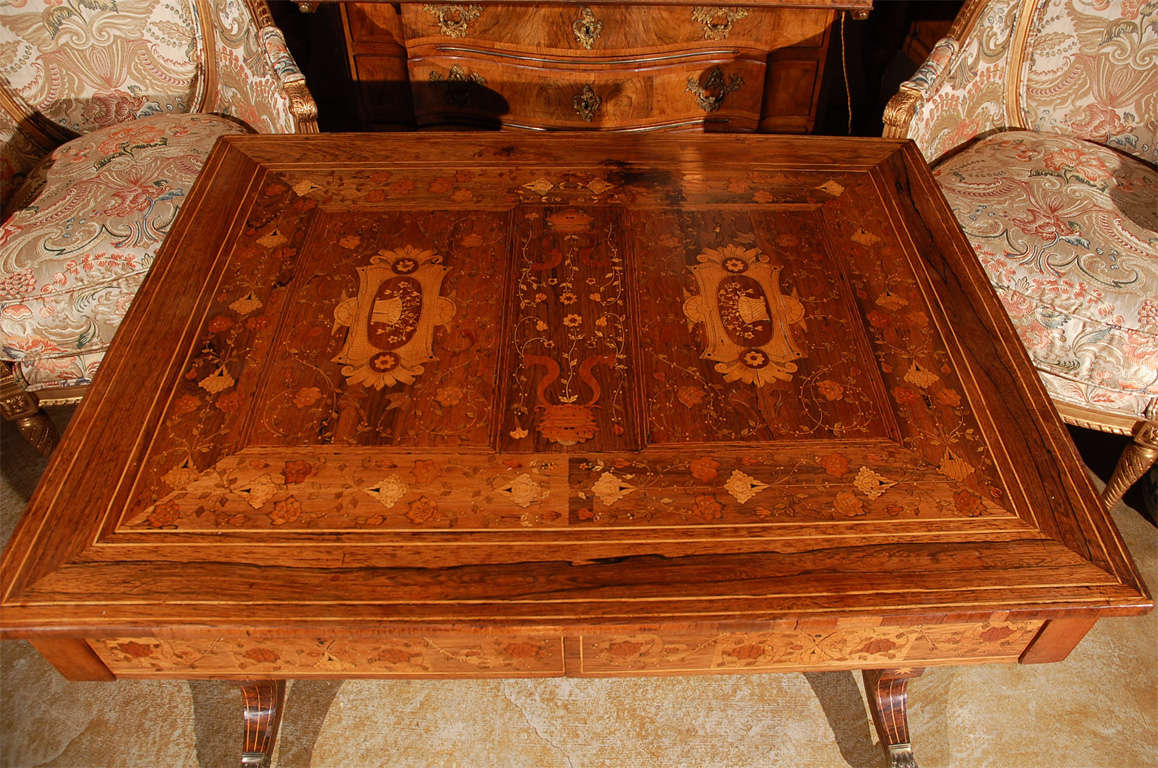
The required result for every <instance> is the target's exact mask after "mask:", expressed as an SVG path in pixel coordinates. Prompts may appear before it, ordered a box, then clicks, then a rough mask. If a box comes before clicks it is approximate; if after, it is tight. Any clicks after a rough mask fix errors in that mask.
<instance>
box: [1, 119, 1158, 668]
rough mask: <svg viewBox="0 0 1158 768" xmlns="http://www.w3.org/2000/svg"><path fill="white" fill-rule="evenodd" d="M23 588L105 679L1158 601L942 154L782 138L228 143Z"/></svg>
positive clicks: (86, 426) (21, 569)
mask: <svg viewBox="0 0 1158 768" xmlns="http://www.w3.org/2000/svg"><path fill="white" fill-rule="evenodd" d="M0 589H2V602H0V631H2V632H3V633H4V634H5V635H7V636H14V637H33V638H40V639H41V640H40V642H42V643H43V644H42V645H40V646H38V647H42V648H44V649H47V653H48V655H49V658H50V660H55V661H58V662H59V665H60V666H62V667H67V668H69V669H71V670H73V673H74V674H75V675H77V676H84V675H88V676H90V677H91V676H100V675H101V674H104V672H103V670H102V669H101V665H102V664H103V665H104V666H106V667H107V668H108V670H111V672H112V673H113V674H129V675H153V676H163V675H166V674H175V675H182V676H184V675H189V674H196V673H197V670H198V665H203V666H202V668H201V669H202V672H203V673H204V674H206V675H216V676H221V675H226V676H228V675H231V674H232V675H236V676H239V677H246V676H248V677H251V678H260V677H261V676H262V675H263V674H268V675H276V674H293V675H299V674H333V675H336V676H350V675H352V674H372V675H384V676H389V675H393V674H402V675H405V674H413V673H415V668H409V667H407V668H403V667H405V665H406V664H411V661H410V660H411V659H419V660H420V661H414V662H413V664H412V667H413V665H417V667H421V669H430V670H433V671H435V672H437V673H439V674H443V673H445V674H462V675H473V674H475V673H481V671H480V670H481V668H480V667H478V663H480V662H479V660H485V664H488V665H491V666H490V667H488V669H489V670H491V671H493V672H494V673H495V674H500V673H502V674H505V673H507V672H510V671H512V670H517V669H521V671H522V672H523V673H527V674H626V673H631V672H638V671H662V670H683V671H688V670H692V671H717V670H726V669H742V668H752V669H786V668H825V667H842V668H848V667H850V666H874V665H875V666H923V665H927V664H938V663H939V664H944V663H950V662H952V661H953V660H954V659H958V660H962V659H965V660H975V661H977V660H1009V661H1013V660H1016V659H1017V658H1018V657H1019V656H1021V655H1022V653H1023V652H1025V651H1026V649H1027V648H1029V647H1031V646H1032V645H1033V644H1034V642H1035V641H1039V642H1040V644H1039V645H1038V647H1037V650H1035V651H1033V652H1032V653H1029V654H1028V655H1027V656H1026V659H1025V660H1052V659H1054V658H1059V657H1061V656H1064V654H1065V653H1066V652H1068V650H1069V648H1071V647H1072V646H1073V644H1074V643H1076V642H1077V640H1078V639H1080V637H1081V635H1082V634H1084V632H1085V631H1086V630H1087V629H1088V628H1089V626H1091V625H1092V622H1093V620H1094V619H1096V618H1097V617H1098V616H1102V615H1118V614H1132V613H1138V612H1142V611H1144V610H1147V609H1148V608H1149V607H1150V598H1149V596H1148V593H1147V592H1146V588H1145V586H1144V585H1143V584H1142V583H1141V582H1140V580H1139V577H1138V575H1137V573H1136V572H1135V569H1134V567H1133V565H1132V563H1131V561H1130V558H1129V556H1128V554H1127V553H1126V551H1125V549H1124V547H1123V545H1122V543H1121V540H1120V539H1119V537H1118V534H1117V532H1116V530H1115V529H1114V526H1113V525H1112V523H1111V522H1110V520H1109V519H1108V517H1107V515H1106V513H1105V511H1104V510H1103V508H1102V507H1101V505H1100V504H1099V503H1098V500H1097V498H1096V496H1095V494H1094V492H1093V490H1092V488H1091V486H1090V483H1089V481H1088V480H1087V478H1086V475H1085V471H1084V469H1083V468H1082V466H1081V464H1080V462H1079V460H1078V457H1077V455H1076V452H1075V451H1074V449H1073V446H1072V444H1071V443H1070V441H1069V439H1068V437H1067V436H1066V433H1065V432H1064V430H1063V428H1062V426H1061V424H1060V422H1059V420H1058V418H1057V416H1056V414H1055V412H1054V411H1053V409H1052V407H1051V406H1050V404H1049V401H1048V400H1047V398H1046V397H1045V395H1044V393H1043V392H1042V390H1041V386H1040V384H1039V382H1038V380H1037V378H1036V377H1035V376H1034V375H1033V372H1032V369H1031V368H1030V367H1029V365H1028V361H1027V360H1026V357H1025V353H1024V351H1023V350H1022V348H1021V347H1020V345H1019V344H1018V342H1017V337H1016V335H1015V334H1014V332H1013V330H1012V328H1011V327H1010V325H1009V322H1008V320H1007V318H1006V317H1005V315H1004V313H1003V311H1002V309H1001V306H1000V304H999V303H998V301H997V299H996V298H995V296H994V295H993V293H992V291H991V289H990V288H989V285H988V283H987V281H986V279H985V276H984V274H983V273H982V271H981V269H980V267H979V266H978V264H977V263H976V260H975V259H974V257H973V255H972V252H971V251H970V249H969V246H968V243H967V242H965V240H964V238H963V236H962V235H961V233H960V231H959V230H958V229H957V227H956V225H955V223H954V222H953V219H952V216H951V213H950V212H949V210H948V208H947V207H946V205H945V203H944V201H943V199H942V198H941V197H940V194H939V193H938V192H937V189H936V186H935V184H934V182H933V180H932V178H931V176H930V174H929V172H928V170H927V168H926V167H925V165H924V163H923V161H922V160H921V158H920V155H919V153H918V152H917V151H916V150H915V148H914V147H913V146H912V145H911V144H905V143H901V142H895V141H884V140H853V139H806V138H801V139H792V138H787V137H768V136H746V137H745V136H695V137H692V136H689V137H684V138H681V139H678V140H677V139H675V138H661V137H656V136H648V137H644V136H630V135H616V136H612V135H586V134H584V135H579V134H575V135H568V136H566V137H564V138H563V139H562V140H560V138H559V137H558V136H552V137H550V138H547V137H539V136H518V137H513V136H510V135H479V134H462V135H456V134H437V135H425V136H389V137H386V136H372V135H364V136H359V135H347V136H344V135H322V136H314V137H304V136H252V137H251V136H245V137H228V138H226V139H223V140H222V141H221V142H220V143H219V144H218V145H217V147H216V148H215V150H214V152H213V154H212V156H211V157H210V159H209V162H208V164H207V165H206V168H205V171H204V172H203V174H202V176H201V178H200V180H199V181H198V183H197V185H196V187H195V189H194V191H193V193H192V194H191V196H190V199H189V200H188V202H187V203H186V205H185V207H184V208H183V209H182V213H181V216H180V218H179V220H178V221H177V222H176V223H175V225H174V228H173V231H172V233H171V235H170V236H169V238H168V239H167V240H166V243H165V246H164V248H163V251H162V253H161V254H160V255H159V257H158V260H157V263H156V265H155V267H154V269H153V272H152V273H151V275H150V277H149V280H148V281H147V283H146V285H145V286H144V287H143V289H142V291H141V293H140V294H139V295H138V298H137V300H136V301H135V302H134V304H133V306H132V308H131V310H130V312H129V315H128V317H127V318H126V320H125V323H124V325H123V326H122V330H121V332H120V333H118V335H117V337H116V339H115V341H114V343H113V347H112V348H111V350H110V352H109V353H108V355H107V357H106V360H105V363H104V365H103V367H102V370H101V373H100V375H99V376H98V377H97V379H96V381H95V383H94V385H93V388H92V391H91V393H90V394H89V396H88V397H87V398H86V400H85V401H84V403H83V404H82V405H81V406H80V408H79V409H78V411H77V413H76V415H75V417H74V418H73V420H72V423H71V425H70V427H69V429H68V432H67V433H66V435H65V436H64V438H63V440H62V444H61V447H60V448H59V449H58V451H57V452H56V454H55V455H54V457H53V460H52V462H51V464H50V466H49V468H48V469H47V471H46V472H45V474H44V477H43V479H42V481H41V483H40V486H39V488H38V489H37V491H36V494H35V495H34V497H33V499H32V501H31V502H30V504H29V506H28V509H27V512H26V514H25V516H24V519H23V521H22V523H21V525H20V526H19V528H18V530H17V532H16V533H15V535H14V537H13V539H12V541H11V544H10V545H9V547H8V549H7V551H6V553H5V555H4V559H3V562H2V565H0ZM1067 617H1073V620H1070V621H1068V622H1067V621H1065V620H1066V619H1067ZM810 622H820V625H821V626H823V627H826V628H823V629H822V630H820V631H821V636H823V637H830V638H831V639H829V640H826V641H825V643H824V644H822V646H823V647H824V648H825V649H827V650H825V651H824V652H822V653H817V652H814V651H813V650H812V649H813V647H814V645H816V642H817V641H816V640H815V638H813V639H809V638H812V634H811V629H810V627H812V626H814V625H813V624H810ZM825 622H829V623H830V624H825ZM1047 622H1048V623H1047ZM1055 622H1060V623H1055ZM691 625H695V626H693V627H692V628H690V629H689V626H691ZM914 627H919V628H920V629H919V630H918V629H914ZM1043 627H1044V628H1043ZM407 633H410V634H407ZM413 633H418V636H421V637H427V638H430V637H436V636H437V637H440V638H444V642H445V643H447V644H448V646H447V647H453V648H457V649H459V651H457V652H458V653H459V654H460V655H459V658H460V661H461V664H460V663H459V662H453V663H452V662H448V664H449V666H448V667H446V668H445V669H443V670H440V669H438V668H436V667H437V665H435V664H434V662H433V661H431V660H430V659H432V658H433V657H430V658H429V659H427V656H424V655H423V654H427V655H429V653H430V652H431V651H430V646H429V645H424V644H423V643H424V642H425V641H419V640H415V639H413ZM423 633H425V634H423ZM527 633H530V634H529V635H527ZM745 633H747V634H745ZM339 635H340V637H341V638H346V639H344V640H341V642H345V643H346V644H347V645H346V646H344V647H345V648H346V650H344V651H342V652H341V653H338V652H336V651H335V652H333V653H331V656H333V658H334V659H337V660H339V661H341V663H338V662H334V666H333V667H332V668H331V667H327V666H326V664H327V663H329V662H327V661H325V660H326V659H327V658H329V657H327V656H326V655H325V653H326V652H328V651H326V652H323V650H324V647H325V644H326V643H327V642H329V641H330V640H333V639H334V638H336V637H338V636H339ZM49 638H59V639H61V640H64V641H68V642H59V643H57V642H55V641H53V642H44V640H46V639H49ZM220 638H226V639H224V640H221V639H220ZM230 638H231V639H230ZM278 638H281V640H280V642H281V643H282V645H280V646H279V645H278V642H279V641H278V640H277V639H278ZM390 638H393V639H392V640H391V639H390ZM407 638H410V639H407ZM528 638H529V639H528ZM1035 639H1036V640H1035ZM80 640H84V641H86V642H83V643H79V642H76V641H80ZM392 642H394V643H396V645H397V650H398V653H397V654H395V656H392V657H391V658H390V659H384V657H383V659H384V660H383V659H379V660H378V661H374V660H372V659H371V658H370V656H371V655H373V648H388V647H394V646H393V645H391V644H390V643H392ZM440 642H443V641H440ZM408 643H409V645H408ZM520 643H525V644H526V645H525V646H524V645H519V644H520ZM874 643H875V645H874ZM508 646H509V648H508ZM533 648H538V649H540V650H539V651H535V652H534V653H532V652H531V650H530V649H533ZM262 649H265V650H269V651H271V653H273V654H274V656H268V655H262V653H260V652H259V651H261V650H262ZM359 649H360V650H359ZM510 649H514V650H510ZM520 649H521V650H520ZM627 649H635V650H634V651H633V652H632V653H631V654H629V653H626V650H627ZM508 651H509V652H508ZM523 651H526V654H525V655H520V654H521V653H522V652H523ZM733 651H734V652H735V653H733ZM540 653H541V656H540V655H539V654H540ZM94 654H95V657H97V658H99V659H100V662H95V659H94ZM247 654H248V655H247ZM318 654H321V655H318ZM579 655H581V656H582V658H583V661H582V664H580V663H579V662H577V661H574V659H576V658H578V656H579ZM72 656H76V659H74V660H72V661H70V658H71V657H72ZM307 658H316V659H317V660H318V662H317V663H318V665H319V666H316V667H314V668H312V669H313V671H311V668H309V667H308V665H307V662H306V661H304V660H303V659H307ZM439 658H441V659H451V658H452V657H449V656H441V657H439ZM229 659H233V660H234V661H229ZM244 659H249V660H250V662H252V663H250V664H248V665H247V664H245V663H242V661H237V660H244ZM285 659H289V660H290V661H284V662H279V661H278V660H285ZM347 659H352V661H349V662H348V663H347ZM421 659H427V661H425V662H423V661H421ZM568 659H572V661H568ZM279 663H282V664H283V666H277V665H278V664H279ZM262 664H265V665H266V666H265V667H263V666H262ZM392 664H393V665H395V666H391V665H392ZM399 664H401V665H403V667H398V666H397V665H399ZM471 664H474V665H475V666H473V667H472V666H471ZM520 664H521V665H523V666H522V667H519V665H520ZM270 665H272V666H270ZM423 665H425V666H423ZM456 665H457V666H456ZM463 665H465V666H463ZM512 665H513V666H512ZM729 665H731V666H729ZM359 670H360V671H359ZM419 671H421V670H419Z"/></svg>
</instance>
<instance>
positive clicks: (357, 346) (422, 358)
mask: <svg viewBox="0 0 1158 768" xmlns="http://www.w3.org/2000/svg"><path fill="white" fill-rule="evenodd" d="M448 271H449V270H448V269H447V268H446V267H444V266H443V265H442V258H441V257H440V256H438V255H437V254H436V253H434V252H433V251H429V250H425V251H424V250H419V249H417V248H413V247H411V246H405V247H402V248H399V249H398V250H395V251H388V250H382V251H379V252H378V253H377V254H376V255H374V256H373V257H371V259H370V264H369V266H365V267H358V278H359V282H358V295H357V296H355V297H353V298H348V299H345V300H344V301H342V302H341V303H339V304H338V305H337V306H336V307H334V329H335V330H337V329H338V328H339V327H346V328H347V329H348V330H347V332H346V343H345V344H344V345H343V346H342V349H341V351H339V352H338V354H337V355H336V356H335V357H334V358H333V360H334V362H335V363H342V364H343V367H342V375H343V376H345V377H346V379H347V381H348V382H349V383H350V384H362V385H363V386H366V387H373V388H374V389H382V388H383V387H388V386H392V385H394V384H397V383H399V382H402V383H405V384H412V383H413V382H414V379H415V378H416V377H417V376H419V375H421V374H422V371H423V367H422V366H423V363H426V362H429V361H431V360H434V359H435V356H434V351H433V349H432V343H433V340H434V328H435V326H438V325H446V324H447V323H448V322H450V319H451V318H452V317H454V312H455V305H454V301H453V300H451V299H448V298H446V297H444V296H439V291H440V289H441V287H442V281H443V278H444V277H446V273H447V272H448Z"/></svg>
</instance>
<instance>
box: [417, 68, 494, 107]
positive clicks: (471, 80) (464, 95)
mask: <svg viewBox="0 0 1158 768" xmlns="http://www.w3.org/2000/svg"><path fill="white" fill-rule="evenodd" d="M430 82H432V83H441V82H445V83H446V100H447V101H448V102H449V103H450V104H451V105H453V106H455V107H459V108H462V107H465V106H466V105H467V102H469V101H470V98H471V94H473V93H474V92H475V89H477V88H479V87H481V86H484V85H486V82H487V81H486V78H484V77H483V76H482V75H480V74H479V73H478V72H471V73H470V74H467V72H466V70H465V69H463V68H462V66H461V65H459V64H455V65H454V66H452V67H451V68H450V72H449V73H447V75H446V76H445V77H444V76H443V74H442V73H441V72H438V71H433V72H431V73H430Z"/></svg>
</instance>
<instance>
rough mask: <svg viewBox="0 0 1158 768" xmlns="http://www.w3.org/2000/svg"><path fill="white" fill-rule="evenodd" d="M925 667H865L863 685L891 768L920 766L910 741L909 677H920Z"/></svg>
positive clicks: (914, 767)
mask: <svg viewBox="0 0 1158 768" xmlns="http://www.w3.org/2000/svg"><path fill="white" fill-rule="evenodd" d="M924 671H925V670H923V669H866V670H864V672H862V673H861V674H863V675H864V688H865V692H866V693H867V694H868V700H869V708H870V709H871V710H872V713H873V724H874V725H875V726H876V727H877V735H878V736H879V737H880V740H881V746H883V747H884V748H885V753H886V754H887V755H888V758H889V768H917V760H916V758H914V757H913V747H912V744H911V742H910V741H909V718H908V716H907V715H906V712H905V706H906V704H907V703H908V698H909V693H908V688H909V680H911V679H913V678H914V677H919V676H920V675H921V673H922V672H924Z"/></svg>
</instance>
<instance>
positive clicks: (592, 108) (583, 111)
mask: <svg viewBox="0 0 1158 768" xmlns="http://www.w3.org/2000/svg"><path fill="white" fill-rule="evenodd" d="M572 103H573V104H574V105H575V113H576V114H577V115H579V117H581V118H582V119H583V120H584V121H585V122H588V123H589V122H591V121H592V120H594V119H595V113H596V112H598V111H599V107H600V106H602V105H603V99H602V98H600V96H599V94H598V93H596V92H595V89H594V88H592V87H591V86H590V85H585V86H583V90H581V91H579V93H577V94H575V99H574V100H573V101H572Z"/></svg>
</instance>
